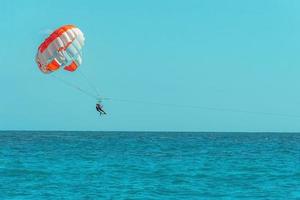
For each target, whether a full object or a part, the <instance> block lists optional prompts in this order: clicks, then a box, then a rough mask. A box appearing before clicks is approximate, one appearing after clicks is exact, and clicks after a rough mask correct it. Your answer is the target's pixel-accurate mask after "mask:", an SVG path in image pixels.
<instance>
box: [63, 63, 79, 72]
mask: <svg viewBox="0 0 300 200" xmlns="http://www.w3.org/2000/svg"><path fill="white" fill-rule="evenodd" d="M64 69H65V70H67V71H70V72H73V71H75V70H76V69H77V65H76V63H75V62H74V61H73V62H72V63H71V64H70V65H68V66H66V67H64Z"/></svg>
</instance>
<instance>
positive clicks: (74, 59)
mask: <svg viewBox="0 0 300 200" xmlns="http://www.w3.org/2000/svg"><path fill="white" fill-rule="evenodd" d="M83 45H84V36H83V33H82V32H81V30H80V29H79V28H77V27H76V26H74V25H65V26H62V27H60V28H58V29H56V30H55V31H54V32H53V33H51V34H50V35H49V37H48V38H46V39H45V41H44V42H43V43H42V44H41V45H40V46H39V48H38V52H37V54H36V58H35V59H36V62H37V64H38V66H39V68H40V70H41V71H42V72H44V73H46V74H48V73H51V72H54V71H56V70H58V69H60V68H63V69H65V70H67V71H70V72H73V71H75V70H76V69H77V67H78V66H80V65H81V63H82V47H83Z"/></svg>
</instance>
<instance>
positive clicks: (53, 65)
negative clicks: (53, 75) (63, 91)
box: [47, 59, 60, 71]
mask: <svg viewBox="0 0 300 200" xmlns="http://www.w3.org/2000/svg"><path fill="white" fill-rule="evenodd" d="M59 67H60V64H59V63H58V62H57V61H56V59H53V60H52V61H51V62H50V63H49V64H48V65H47V70H49V71H55V70H57V69H58V68H59Z"/></svg>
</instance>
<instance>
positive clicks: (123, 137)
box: [0, 131, 300, 200]
mask: <svg viewBox="0 0 300 200" xmlns="http://www.w3.org/2000/svg"><path fill="white" fill-rule="evenodd" d="M0 199H1V200H6V199H8V200H10V199H13V200H19V199H22V200H24V199H25V200H27V199H30V200H32V199H39V200H40V199H50V200H51V199H66V200H67V199H72V200H76V199H84V200H88V199H118V200H119V199H132V200H134V199H140V200H144V199H145V200H147V199H149V200H150V199H153V200H154V199H161V200H168V199H170V200H171V199H172V200H173V199H205V200H206V199H251V200H255V199H276V200H277V199H288V200H290V199H300V133H299V134H298V133H181V132H51V131H49V132H38V131H35V132H31V131H24V132H22V131H2V132H0Z"/></svg>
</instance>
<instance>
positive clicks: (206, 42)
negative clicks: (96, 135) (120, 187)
mask: <svg viewBox="0 0 300 200" xmlns="http://www.w3.org/2000/svg"><path fill="white" fill-rule="evenodd" d="M299 10H300V1H297V0H288V1H283V0H282V1H276V0H263V1H262V0H252V1H240V0H228V1H223V0H218V1H217V0H201V1H200V0H189V1H183V0H164V1H161V0H151V1H140V0H136V1H133V0H128V1H89V0H86V1H76V0H64V1H57V0H51V1H38V0H28V1H10V0H4V1H3V0H2V1H1V9H0V21H1V26H0V38H1V47H0V66H1V73H0V91H1V98H0V130H24V129H25V130H127V131H130V130H157V131H159V130H164V131H165V130H174V131H182V130H184V131H300V123H299V120H300V118H293V117H280V116H275V115H260V114H251V113H244V112H241V113H238V112H227V111H220V110H206V109H200V108H194V109H193V108H185V107H172V106H159V105H153V104H139V103H133V102H131V103H124V102H123V103H122V102H116V101H106V102H104V106H105V108H106V110H107V112H108V113H109V115H108V116H106V117H103V118H100V117H99V116H98V114H97V113H96V111H95V100H93V99H91V98H89V97H88V96H86V95H84V94H82V93H80V92H78V91H76V90H74V89H73V88H69V87H67V86H66V85H64V84H62V83H60V82H58V81H57V80H55V79H54V78H53V77H51V76H48V75H45V74H42V73H41V72H40V71H39V69H38V67H37V65H36V64H35V62H34V56H35V54H36V50H37V47H38V45H39V44H40V43H41V42H42V41H43V39H44V37H45V36H46V34H45V32H47V31H48V30H54V29H55V28H57V27H59V26H61V25H64V24H75V25H77V26H78V27H79V28H80V29H81V30H82V31H83V32H84V34H85V37H86V45H85V47H84V50H83V54H84V55H83V64H82V66H81V70H82V71H83V72H84V73H85V74H86V75H87V76H88V77H89V78H90V80H91V81H92V82H93V83H94V84H95V85H97V88H99V90H100V91H101V92H102V94H103V95H104V96H109V97H114V98H121V99H134V100H141V101H155V102H160V103H167V104H180V105H196V106H200V107H213V108H220V109H232V110H246V111H251V112H267V113H279V114H290V115H298V116H300V78H299V77H300V56H299V53H300V13H299ZM59 75H61V77H64V76H65V77H66V78H71V79H72V81H75V82H76V83H80V81H82V80H81V79H80V76H79V75H78V73H73V74H70V73H68V72H64V73H60V74H59ZM70 76H72V77H70Z"/></svg>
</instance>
